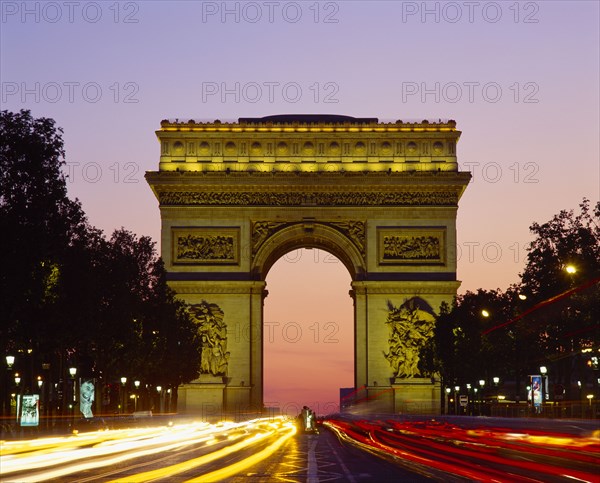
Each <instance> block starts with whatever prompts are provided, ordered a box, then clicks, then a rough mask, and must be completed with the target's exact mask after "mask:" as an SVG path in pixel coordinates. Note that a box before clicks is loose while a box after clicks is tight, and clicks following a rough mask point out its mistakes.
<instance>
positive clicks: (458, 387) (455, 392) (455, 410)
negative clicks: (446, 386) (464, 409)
mask: <svg viewBox="0 0 600 483" xmlns="http://www.w3.org/2000/svg"><path fill="white" fill-rule="evenodd" d="M458 391H460V386H454V414H458Z"/></svg>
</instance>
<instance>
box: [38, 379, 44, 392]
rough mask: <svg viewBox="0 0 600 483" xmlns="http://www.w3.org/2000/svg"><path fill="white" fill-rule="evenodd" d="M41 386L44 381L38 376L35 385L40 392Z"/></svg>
mask: <svg viewBox="0 0 600 483" xmlns="http://www.w3.org/2000/svg"><path fill="white" fill-rule="evenodd" d="M43 384H44V381H42V376H38V377H37V385H38V387H39V388H40V390H41V389H42V385H43Z"/></svg>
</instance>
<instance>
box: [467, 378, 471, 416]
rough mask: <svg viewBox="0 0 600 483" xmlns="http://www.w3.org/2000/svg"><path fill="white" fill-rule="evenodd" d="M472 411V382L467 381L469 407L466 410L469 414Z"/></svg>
mask: <svg viewBox="0 0 600 483" xmlns="http://www.w3.org/2000/svg"><path fill="white" fill-rule="evenodd" d="M471 411H472V407H471V384H468V383H467V409H466V412H467V414H468V415H470V414H471Z"/></svg>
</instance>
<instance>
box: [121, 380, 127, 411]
mask: <svg viewBox="0 0 600 483" xmlns="http://www.w3.org/2000/svg"><path fill="white" fill-rule="evenodd" d="M125 384H127V378H126V377H125V376H123V377H121V388H122V389H121V392H122V394H121V413H123V414H124V413H125V406H126V404H127V394H126V391H125Z"/></svg>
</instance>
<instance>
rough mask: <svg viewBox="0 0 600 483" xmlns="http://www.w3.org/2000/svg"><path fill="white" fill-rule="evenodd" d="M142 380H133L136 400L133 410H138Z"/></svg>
mask: <svg viewBox="0 0 600 483" xmlns="http://www.w3.org/2000/svg"><path fill="white" fill-rule="evenodd" d="M140 384H141V383H140V381H137V380H136V381H133V385H134V386H135V400H134V405H133V408H134V409H133V411H134V412H136V411H137V402H138V399H139V397H140Z"/></svg>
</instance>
